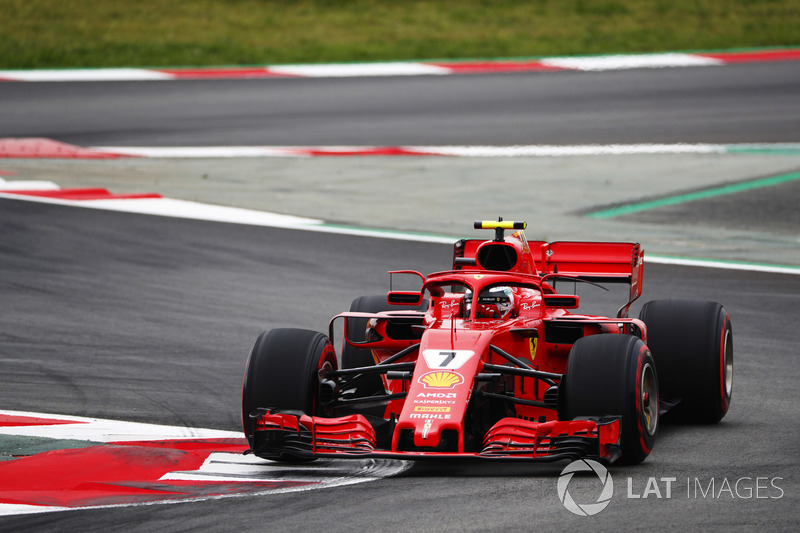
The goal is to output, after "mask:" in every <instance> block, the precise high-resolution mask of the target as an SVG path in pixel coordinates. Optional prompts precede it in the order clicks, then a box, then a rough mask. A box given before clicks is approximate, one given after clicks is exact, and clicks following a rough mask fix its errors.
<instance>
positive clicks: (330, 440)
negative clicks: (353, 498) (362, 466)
mask: <svg viewBox="0 0 800 533" xmlns="http://www.w3.org/2000/svg"><path fill="white" fill-rule="evenodd" d="M254 415H255V417H256V424H255V432H254V436H253V437H254V438H253V449H252V450H251V452H252V453H255V454H256V455H258V456H259V457H264V458H267V459H283V460H290V461H291V460H303V459H312V458H315V457H340V458H346V457H352V458H365V457H381V458H394V459H433V458H439V459H444V458H458V459H465V458H467V459H468V458H475V459H495V460H498V459H504V460H526V461H531V460H542V461H555V460H559V459H573V460H574V459H578V458H595V459H599V460H603V461H605V462H609V463H610V462H613V461H615V460H617V459H618V458H619V457H620V455H621V452H620V434H621V432H620V420H619V418H617V417H607V418H603V419H599V420H593V419H592V420H590V419H587V420H571V421H550V422H533V421H529V420H522V419H518V418H503V419H502V420H500V421H498V422H497V423H496V424H495V425H494V426H493V427H492V428H491V429H490V430H489V431H488V432H487V433H486V435H485V437H484V440H483V445H482V448H481V450H480V451H479V452H461V453H453V452H433V451H392V450H389V449H383V448H379V447H378V442H377V436H376V433H375V430H374V428H373V427H372V425H371V424H370V422H369V421H368V420H367V418H366V417H364V416H362V415H358V414H356V415H349V416H344V417H338V418H322V417H312V416H308V415H305V414H300V413H296V412H292V413H287V412H276V411H271V410H262V411H260V412H258V413H257V414H254Z"/></svg>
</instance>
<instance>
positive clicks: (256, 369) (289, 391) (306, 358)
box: [242, 328, 336, 449]
mask: <svg viewBox="0 0 800 533" xmlns="http://www.w3.org/2000/svg"><path fill="white" fill-rule="evenodd" d="M326 365H327V366H330V368H332V369H335V368H336V353H335V351H334V349H333V346H332V345H331V343H330V341H329V340H328V337H327V336H326V335H323V334H322V333H318V332H316V331H310V330H305V329H291V328H287V329H273V330H271V331H266V332H264V333H262V334H261V335H259V337H258V339H257V340H256V343H255V345H254V346H253V349H252V351H251V352H250V357H249V358H248V359H247V366H246V367H245V372H244V380H243V382H242V427H243V429H244V433H245V436H246V437H247V442H248V444H249V445H250V447H251V449H254V438H255V437H254V426H255V420H254V419H253V418H252V417H251V416H250V415H251V413H253V411H255V410H256V409H259V408H262V407H267V408H272V409H277V410H283V411H297V412H301V413H305V414H307V415H312V416H313V415H317V414H319V411H321V408H320V406H319V404H318V401H317V394H318V387H319V370H320V369H322V368H323V367H325V366H326Z"/></svg>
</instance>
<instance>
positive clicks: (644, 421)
mask: <svg viewBox="0 0 800 533" xmlns="http://www.w3.org/2000/svg"><path fill="white" fill-rule="evenodd" d="M605 416H619V417H621V420H620V426H621V437H622V443H621V446H622V450H621V451H622V457H621V459H620V461H621V462H623V463H626V464H638V463H641V462H642V461H644V459H645V458H646V457H647V456H648V455H649V453H650V451H651V450H652V449H653V445H654V444H655V440H656V433H657V431H658V422H659V418H658V416H659V410H658V377H657V374H656V365H655V362H654V361H653V357H652V355H651V354H650V351H649V350H648V349H647V346H646V345H645V344H644V343H643V342H642V340H641V339H639V338H638V337H635V336H632V335H621V334H600V335H590V336H588V337H583V338H581V339H578V341H576V342H575V344H574V345H573V347H572V350H571V351H570V355H569V362H568V363H567V371H566V373H565V374H564V377H563V379H562V380H561V385H560V386H559V418H560V419H561V420H574V419H576V418H601V417H605Z"/></svg>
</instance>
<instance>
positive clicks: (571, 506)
mask: <svg viewBox="0 0 800 533" xmlns="http://www.w3.org/2000/svg"><path fill="white" fill-rule="evenodd" d="M576 472H594V473H595V474H596V475H597V477H598V479H599V480H600V485H601V487H599V488H598V491H597V492H598V493H599V495H598V496H597V499H596V500H595V501H594V502H588V503H578V502H577V501H575V498H573V497H572V494H570V492H569V484H570V482H571V481H572V478H573V476H574V475H575V473H576ZM557 488H558V499H560V500H561V503H562V504H564V507H566V508H567V510H568V511H570V512H571V513H574V514H576V515H579V516H593V515H596V514H597V513H599V512H600V511H602V510H603V509H605V508H606V507H607V506H608V504H609V503H611V497H612V496H613V495H614V480H613V479H611V474H609V473H608V470H607V469H606V467H604V466H603V465H601V464H600V463H598V462H597V461H592V460H591V459H580V460H578V461H573V462H571V463H570V464H568V465H567V467H566V468H564V470H562V471H561V475H560V476H559V478H558V487H557Z"/></svg>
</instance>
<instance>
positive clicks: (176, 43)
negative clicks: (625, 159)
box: [0, 0, 800, 68]
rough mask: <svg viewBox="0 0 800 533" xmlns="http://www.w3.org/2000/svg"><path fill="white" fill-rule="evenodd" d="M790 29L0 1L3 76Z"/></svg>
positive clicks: (584, 46)
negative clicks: (13, 71)
mask: <svg viewBox="0 0 800 533" xmlns="http://www.w3.org/2000/svg"><path fill="white" fill-rule="evenodd" d="M798 28H800V2H798V1H797V0H531V1H511V0H495V1H491V0H438V1H437V0H428V1H424V0H327V1H326V0H296V1H292V0H94V1H92V0H0V68H56V67H108V66H189V65H247V64H275V63H295V62H297V63H300V62H303V63H306V62H337V61H381V60H403V59H448V58H465V57H473V58H491V57H495V58H496V57H535V56H544V55H580V54H605V53H634V52H651V51H666V50H714V49H729V48H749V47H771V46H793V45H799V44H800V31H799V30H798Z"/></svg>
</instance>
